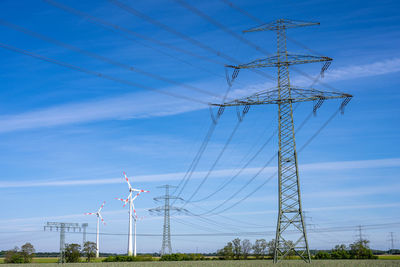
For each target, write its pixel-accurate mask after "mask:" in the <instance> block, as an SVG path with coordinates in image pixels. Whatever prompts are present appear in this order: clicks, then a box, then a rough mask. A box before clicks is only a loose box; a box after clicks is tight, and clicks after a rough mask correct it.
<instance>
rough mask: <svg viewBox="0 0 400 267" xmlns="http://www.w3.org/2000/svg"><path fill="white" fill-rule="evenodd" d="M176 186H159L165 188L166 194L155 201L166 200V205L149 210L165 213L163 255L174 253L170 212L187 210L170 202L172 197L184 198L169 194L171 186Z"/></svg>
mask: <svg viewBox="0 0 400 267" xmlns="http://www.w3.org/2000/svg"><path fill="white" fill-rule="evenodd" d="M175 187H176V186H172V185H163V186H158V187H157V188H165V195H164V196H159V197H155V198H154V200H155V201H160V200H164V206H160V207H157V208H154V209H150V210H149V212H151V213H156V214H163V215H164V226H163V240H162V245H161V255H164V254H171V253H172V246H171V221H170V212H171V211H176V212H186V209H183V208H177V207H174V206H171V205H170V204H169V200H170V199H179V200H182V198H180V197H176V196H171V195H169V189H170V188H175Z"/></svg>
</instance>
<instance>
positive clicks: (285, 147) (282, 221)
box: [211, 19, 352, 263]
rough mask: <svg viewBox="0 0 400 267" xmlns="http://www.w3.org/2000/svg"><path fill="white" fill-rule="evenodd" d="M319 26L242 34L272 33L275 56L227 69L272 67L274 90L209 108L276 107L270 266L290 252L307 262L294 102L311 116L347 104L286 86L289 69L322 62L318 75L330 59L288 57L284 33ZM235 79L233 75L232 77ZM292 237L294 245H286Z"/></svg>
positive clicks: (267, 27) (280, 23) (293, 24)
mask: <svg viewBox="0 0 400 267" xmlns="http://www.w3.org/2000/svg"><path fill="white" fill-rule="evenodd" d="M311 25H319V23H314V22H303V21H294V20H287V19H278V20H276V21H273V22H271V23H267V24H263V25H261V26H259V27H255V28H252V29H249V30H246V31H244V32H258V31H275V32H276V34H277V53H276V54H275V55H273V56H270V57H267V58H262V59H257V60H254V61H252V62H250V63H246V64H241V65H237V66H232V65H227V67H231V68H233V69H234V70H235V71H236V73H237V71H239V70H240V69H251V68H263V67H276V68H277V80H278V84H277V87H276V88H273V89H270V90H265V91H261V92H258V93H256V94H253V95H250V96H248V97H244V98H241V99H236V100H233V101H230V102H226V103H223V104H211V105H213V106H220V107H227V106H245V108H248V107H249V106H250V105H264V104H276V105H278V115H279V116H278V118H279V119H278V120H279V152H278V185H279V213H278V223H277V229H276V238H275V252H274V262H275V263H276V262H278V261H280V260H282V259H284V258H285V257H286V256H288V255H289V253H291V252H294V253H295V254H297V255H298V256H300V257H301V258H302V259H303V260H305V261H306V262H310V261H311V257H310V252H309V247H308V241H307V234H306V229H305V226H304V218H303V212H302V207H301V198H300V181H299V172H298V162H297V153H296V142H295V132H294V124H293V108H292V104H293V103H295V102H306V101H315V102H314V108H313V110H314V112H315V111H316V110H317V109H318V108H319V107H320V106H321V105H322V103H323V101H324V100H327V99H336V98H342V99H344V100H343V102H342V104H341V109H342V111H343V108H344V107H345V105H347V103H348V102H349V101H350V100H351V98H352V95H350V94H344V93H340V92H325V91H319V90H316V89H313V88H299V87H294V86H292V85H291V84H290V78H289V66H291V65H295V64H306V63H313V62H323V63H324V65H323V67H322V69H321V74H323V72H324V71H325V70H326V69H327V68H328V67H329V65H330V63H331V61H332V59H331V58H329V57H321V56H312V55H299V54H290V53H288V51H287V48H286V29H290V28H297V27H304V26H311ZM236 75H237V74H236ZM289 235H290V237H292V238H293V237H294V238H295V239H294V242H289V239H288V238H289Z"/></svg>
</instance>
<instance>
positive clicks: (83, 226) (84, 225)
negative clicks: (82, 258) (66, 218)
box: [82, 223, 89, 247]
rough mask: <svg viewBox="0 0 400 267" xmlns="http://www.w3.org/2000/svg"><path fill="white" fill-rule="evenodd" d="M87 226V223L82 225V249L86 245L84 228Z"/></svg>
mask: <svg viewBox="0 0 400 267" xmlns="http://www.w3.org/2000/svg"><path fill="white" fill-rule="evenodd" d="M88 226H89V224H88V223H82V229H83V240H82V241H83V243H82V247H83V246H84V245H85V243H86V228H87V227H88Z"/></svg>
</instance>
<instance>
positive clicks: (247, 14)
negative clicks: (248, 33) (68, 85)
mask: <svg viewBox="0 0 400 267" xmlns="http://www.w3.org/2000/svg"><path fill="white" fill-rule="evenodd" d="M220 1H221V2H223V3H225V4H226V5H228V6H230V7H231V8H233V9H235V10H236V11H238V12H239V13H241V14H243V15H245V16H246V17H248V18H250V19H251V20H253V21H255V22H257V23H260V24H265V21H263V20H261V19H259V18H257V17H256V16H253V15H252V14H251V13H249V12H247V11H246V10H244V9H243V8H240V7H238V6H237V5H235V4H233V3H232V2H230V1H228V0H220ZM286 38H287V39H288V40H289V41H291V42H293V43H294V44H296V45H298V46H300V47H302V48H304V49H306V50H308V51H310V52H311V53H313V54H316V55H318V56H321V54H320V53H318V52H316V51H315V50H313V49H311V48H309V47H308V46H306V45H305V44H302V43H300V42H299V41H296V40H295V39H293V38H291V37H289V36H286Z"/></svg>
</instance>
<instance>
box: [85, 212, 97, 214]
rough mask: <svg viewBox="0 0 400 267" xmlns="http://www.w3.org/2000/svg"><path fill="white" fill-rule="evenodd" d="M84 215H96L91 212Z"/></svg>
mask: <svg viewBox="0 0 400 267" xmlns="http://www.w3.org/2000/svg"><path fill="white" fill-rule="evenodd" d="M84 214H85V215H94V214H96V213H93V212H86V213H84Z"/></svg>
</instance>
